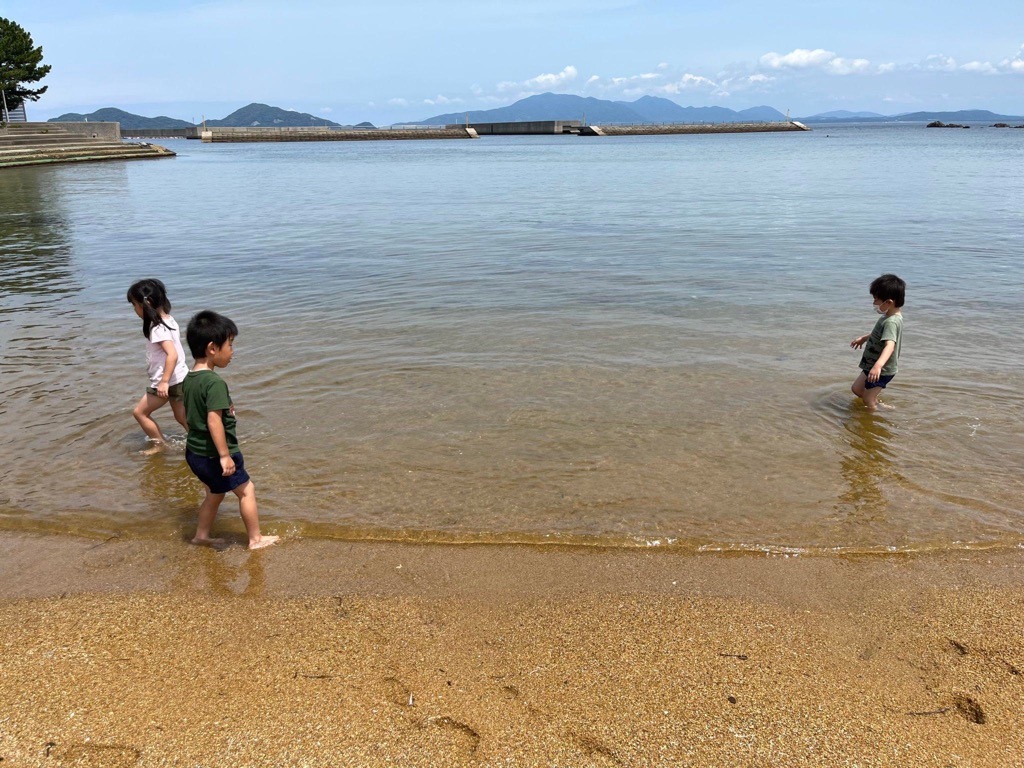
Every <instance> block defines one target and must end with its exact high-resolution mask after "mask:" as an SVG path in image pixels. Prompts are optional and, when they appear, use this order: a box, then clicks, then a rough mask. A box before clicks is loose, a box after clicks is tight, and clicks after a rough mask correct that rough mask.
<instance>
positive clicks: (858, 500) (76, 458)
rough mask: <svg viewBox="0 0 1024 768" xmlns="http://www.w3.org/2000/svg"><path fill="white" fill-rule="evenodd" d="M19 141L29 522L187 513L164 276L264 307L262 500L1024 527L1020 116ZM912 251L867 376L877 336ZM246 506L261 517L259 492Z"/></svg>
mask: <svg viewBox="0 0 1024 768" xmlns="http://www.w3.org/2000/svg"><path fill="white" fill-rule="evenodd" d="M171 146H172V148H173V149H175V150H176V151H177V152H179V156H178V157H177V158H176V159H173V160H164V161H159V162H148V163H142V162H137V163H120V164H96V165H82V166H77V167H75V166H66V167H57V168H40V169H24V170H6V171H4V172H3V173H2V174H0V253H2V254H3V256H2V262H0V344H2V361H0V432H2V434H3V435H4V438H3V444H2V446H0V458H2V461H0V529H8V530H11V529H15V530H37V531H68V532H74V533H87V534H92V535H99V536H107V535H113V534H116V533H120V532H125V533H128V534H131V535H141V536H158V537H160V536H171V537H178V536H181V535H183V534H184V533H185V532H186V531H188V530H189V528H190V526H191V525H192V524H193V523H192V518H193V515H194V511H195V507H196V506H197V504H198V502H199V500H200V499H201V490H200V487H199V485H198V483H197V482H196V481H195V480H194V479H193V478H192V477H191V475H190V473H189V471H188V469H187V467H186V466H185V463H184V460H183V441H182V435H181V430H180V429H179V428H178V427H177V425H176V424H175V423H174V421H173V419H172V418H171V414H170V410H169V409H164V410H162V411H159V412H158V414H157V415H158V417H160V416H162V419H160V420H161V423H162V425H163V426H164V428H165V430H166V431H167V433H168V435H169V436H170V437H171V447H170V449H169V450H168V451H167V452H166V453H164V454H161V455H158V456H154V457H146V456H143V455H141V454H140V453H139V451H140V450H141V449H143V448H144V447H145V442H144V438H143V435H142V433H141V431H140V430H139V429H138V427H137V426H136V424H135V422H134V420H133V419H132V417H131V408H132V406H133V405H134V403H135V401H136V400H137V399H138V398H139V397H140V396H141V394H142V392H143V389H144V387H145V386H146V381H145V357H144V355H145V350H144V340H143V338H142V334H141V322H140V321H139V320H138V318H136V317H135V315H134V313H133V312H132V310H131V307H130V306H129V305H128V304H127V303H126V301H125V291H126V289H127V287H128V285H129V284H130V283H131V282H132V281H133V280H135V279H137V278H140V277H159V278H161V279H163V280H164V281H165V282H166V283H167V284H168V288H169V292H170V297H171V300H172V302H173V304H174V313H173V314H174V315H175V316H176V317H177V319H178V320H179V322H180V323H181V324H182V326H184V325H185V323H186V322H187V320H188V318H189V316H191V314H192V313H193V312H195V311H197V310H199V309H203V308H207V307H208V308H213V309H216V310H218V311H221V312H224V313H226V314H228V315H230V316H231V317H232V318H233V319H234V320H235V321H236V322H237V323H238V325H239V326H240V328H241V335H240V337H239V339H238V340H237V342H236V354H235V360H234V362H233V363H232V365H231V366H230V367H229V368H228V369H227V371H226V372H225V377H226V379H227V380H228V383H229V385H230V387H231V391H232V395H233V397H234V399H235V402H236V404H237V406H238V416H239V436H240V438H241V439H242V450H243V452H244V453H245V456H246V465H247V467H248V468H249V470H250V472H251V474H252V476H253V478H254V480H255V481H256V485H257V488H258V492H259V497H260V505H261V506H260V509H261V517H262V519H263V521H264V528H265V529H266V530H268V531H271V532H280V533H287V534H290V535H305V536H331V537H344V538H387V539H403V540H405V539H407V540H417V541H485V542H486V541H513V542H546V541H558V542H566V543H581V544H603V545H611V546H644V545H649V544H661V545H671V546H676V547H687V548H694V549H719V548H725V549H753V550H760V549H778V550H783V551H786V550H788V549H790V548H792V549H793V550H795V551H835V550H839V551H886V550H889V549H900V550H904V549H908V550H916V549H930V548H949V547H963V546H1015V545H1018V544H1019V543H1020V542H1022V541H1024V514H1022V511H1024V505H1022V501H1021V499H1022V498H1024V494H1022V491H1024V480H1022V479H1021V474H1020V467H1021V466H1022V465H1024V405H1022V398H1021V385H1022V381H1024V376H1022V373H1021V371H1022V363H1024V352H1022V350H1021V345H1020V343H1019V342H1020V339H1021V325H1020V317H1021V311H1022V309H1024V295H1022V292H1021V287H1020V286H1021V285H1022V283H1024V259H1022V258H1021V256H1022V246H1024V238H1022V233H1024V214H1022V213H1021V211H1022V210H1024V178H1022V177H1021V176H1020V174H1019V172H1018V170H1019V168H1020V167H1022V164H1024V131H1013V130H999V129H988V128H984V127H977V128H975V129H974V130H971V131H936V130H927V129H924V128H923V127H922V126H907V125H900V126H839V127H833V126H825V127H821V128H818V129H816V130H815V131H814V132H812V133H807V134H763V135H721V136H666V137H631V138H619V139H611V138H609V139H583V138H577V137H568V136H567V137H517V138H486V139H481V140H478V141H450V142H444V141H438V142H366V143H362V142H353V143H333V144H294V145H288V144H283V145H281V144H279V145H273V144H268V145H202V144H199V143H198V142H192V141H189V142H184V141H178V142H174V143H172V144H171ZM883 271H894V272H897V273H899V274H900V275H901V276H903V277H904V278H905V279H906V280H907V282H908V283H909V290H908V300H907V306H906V308H905V316H906V331H905V336H904V344H903V357H902V359H901V365H900V374H899V375H898V376H897V377H896V379H895V381H894V382H893V384H892V385H891V387H890V389H889V390H888V392H887V396H886V399H887V400H888V401H889V402H890V403H892V404H893V405H895V406H896V410H895V411H890V412H886V413H884V414H880V415H871V414H868V413H866V412H864V411H863V410H862V409H861V408H859V407H857V406H856V405H855V404H854V403H853V398H852V396H851V395H850V394H849V391H848V388H849V385H850V383H851V382H852V381H853V379H854V378H855V376H856V374H857V362H858V360H859V357H860V353H859V352H855V351H853V350H850V349H849V346H848V344H849V340H850V339H852V338H853V337H854V336H857V335H859V334H862V333H866V332H867V331H868V330H870V328H871V325H872V324H873V322H874V320H875V315H874V313H873V311H872V307H871V298H870V296H869V295H868V292H867V286H868V284H869V283H870V281H871V280H872V279H873V278H874V277H876V276H877V275H878V274H879V273H881V272H883ZM221 524H222V525H223V526H226V527H229V528H230V527H237V526H238V522H237V514H236V513H235V512H234V509H233V505H231V506H226V507H225V508H224V509H223V510H222V515H221Z"/></svg>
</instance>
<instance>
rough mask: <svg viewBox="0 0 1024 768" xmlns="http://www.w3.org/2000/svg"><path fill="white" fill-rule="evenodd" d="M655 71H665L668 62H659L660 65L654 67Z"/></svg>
mask: <svg viewBox="0 0 1024 768" xmlns="http://www.w3.org/2000/svg"><path fill="white" fill-rule="evenodd" d="M656 69H661V70H666V69H668V62H667V61H663V62H661V63H660V64H659V65H658V66H657V67H656Z"/></svg>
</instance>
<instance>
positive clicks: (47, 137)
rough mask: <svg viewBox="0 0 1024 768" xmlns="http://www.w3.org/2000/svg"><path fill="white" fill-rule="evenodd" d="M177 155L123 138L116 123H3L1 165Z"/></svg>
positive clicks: (135, 158) (140, 158)
mask: <svg viewBox="0 0 1024 768" xmlns="http://www.w3.org/2000/svg"><path fill="white" fill-rule="evenodd" d="M160 157H174V152H171V151H170V150H169V149H166V148H164V147H161V146H159V145H156V144H149V143H138V144H135V143H127V142H123V141H121V140H120V132H119V130H118V127H117V124H116V123H107V124H98V123H72V124H69V125H68V126H64V125H59V124H53V123H20V124H19V123H9V124H7V125H4V126H2V127H0V168H10V167H18V166H26V165H49V164H52V163H74V162H90V161H97V160H143V159H152V158H160Z"/></svg>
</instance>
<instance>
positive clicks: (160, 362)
mask: <svg viewBox="0 0 1024 768" xmlns="http://www.w3.org/2000/svg"><path fill="white" fill-rule="evenodd" d="M164 322H165V323H167V325H154V326H153V327H152V328H150V329H149V341H148V342H147V343H146V363H147V364H148V365H149V381H150V384H149V385H150V386H151V387H156V385H157V384H159V383H160V379H162V378H163V377H164V365H165V364H166V363H167V353H166V352H164V348H163V347H161V346H160V342H162V341H170V342H173V343H174V350H175V351H176V352H177V353H178V362H177V363H176V364H175V366H174V372H173V373H171V380H170V382H169V383H170V385H171V386H174V385H175V384H180V383H181V382H183V381H184V380H185V376H186V375H187V374H188V363H186V362H185V350H184V349H182V348H181V334H179V333H178V324H177V323H176V322H174V318H173V317H171V316H170V315H164ZM168 326H170V327H168Z"/></svg>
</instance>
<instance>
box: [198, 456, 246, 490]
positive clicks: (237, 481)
mask: <svg viewBox="0 0 1024 768" xmlns="http://www.w3.org/2000/svg"><path fill="white" fill-rule="evenodd" d="M231 460H232V461H234V462H235V474H233V475H231V476H230V477H224V470H222V469H221V468H220V456H200V455H199V454H198V453H192V451H190V450H188V449H187V448H186V449H185V461H187V462H188V468H189V469H191V470H192V474H193V475H195V476H196V477H198V478H199V479H200V480H202V481H203V484H204V485H206V487H207V488H209V489H210V492H211V493H228V492H230V491H233V490H235V488H237V487H238V486H240V485H245V484H246V483H247V482H249V473H248V472H246V471H245V461H244V460H243V459H242V454H241V453H233V454H231Z"/></svg>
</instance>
